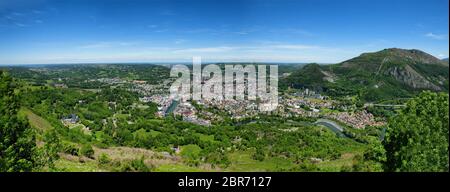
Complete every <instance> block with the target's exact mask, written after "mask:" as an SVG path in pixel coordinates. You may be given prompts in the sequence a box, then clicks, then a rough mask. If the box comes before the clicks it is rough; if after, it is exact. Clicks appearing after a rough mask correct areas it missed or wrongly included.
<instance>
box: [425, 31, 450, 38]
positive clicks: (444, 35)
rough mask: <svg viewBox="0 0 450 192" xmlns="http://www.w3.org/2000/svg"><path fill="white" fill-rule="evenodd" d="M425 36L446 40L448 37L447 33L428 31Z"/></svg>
mask: <svg viewBox="0 0 450 192" xmlns="http://www.w3.org/2000/svg"><path fill="white" fill-rule="evenodd" d="M425 37H429V38H432V39H436V40H446V39H448V35H447V34H435V33H431V32H430V33H427V34H425Z"/></svg>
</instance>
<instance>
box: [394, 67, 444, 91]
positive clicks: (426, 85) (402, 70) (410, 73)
mask: <svg viewBox="0 0 450 192" xmlns="http://www.w3.org/2000/svg"><path fill="white" fill-rule="evenodd" d="M385 74H386V75H391V76H393V77H394V78H395V79H396V80H398V81H400V82H403V83H404V84H406V85H408V86H410V87H412V88H414V89H430V90H434V91H440V90H441V88H440V87H439V86H437V85H434V84H433V83H431V82H430V81H428V80H427V79H426V78H425V77H423V76H422V75H420V74H419V73H418V72H417V71H415V70H414V69H413V68H412V67H410V66H409V65H406V66H404V67H391V68H389V69H388V70H386V72H385Z"/></svg>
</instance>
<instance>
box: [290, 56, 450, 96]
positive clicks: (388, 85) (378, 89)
mask: <svg viewBox="0 0 450 192" xmlns="http://www.w3.org/2000/svg"><path fill="white" fill-rule="evenodd" d="M448 69H449V68H448V63H446V62H445V61H442V60H439V59H437V58H436V57H434V56H432V55H430V54H427V53H425V52H423V51H420V50H415V49H412V50H406V49H398V48H391V49H384V50H382V51H378V52H373V53H363V54H361V55H360V56H358V57H355V58H352V59H350V60H347V61H344V62H342V63H338V64H333V65H317V64H310V65H306V66H305V67H303V68H302V69H300V70H297V71H295V72H293V73H292V74H291V75H290V76H289V77H287V78H285V79H283V80H282V81H283V84H285V85H287V86H290V87H294V88H310V89H311V88H312V89H315V90H317V91H321V92H325V93H327V94H329V95H333V96H340V95H342V96H343V95H348V94H360V95H361V96H362V98H363V99H364V100H367V101H375V100H383V99H393V98H399V97H410V96H412V95H414V94H415V93H417V92H419V91H421V90H432V91H448V79H449V73H448Z"/></svg>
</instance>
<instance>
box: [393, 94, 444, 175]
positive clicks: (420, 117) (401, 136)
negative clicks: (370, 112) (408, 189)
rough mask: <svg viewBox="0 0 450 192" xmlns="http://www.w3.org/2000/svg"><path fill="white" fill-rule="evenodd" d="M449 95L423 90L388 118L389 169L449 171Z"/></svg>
mask: <svg viewBox="0 0 450 192" xmlns="http://www.w3.org/2000/svg"><path fill="white" fill-rule="evenodd" d="M448 107H449V97H448V94H446V93H432V92H428V91H427V92H423V93H422V94H420V95H419V96H418V97H416V98H414V99H412V100H410V101H409V102H408V103H407V106H406V108H404V109H403V110H402V111H401V112H400V114H399V115H397V116H395V117H393V118H392V119H391V120H390V122H389V127H388V129H387V132H386V140H385V142H384V146H385V149H386V158H387V162H386V167H385V169H386V171H414V172H417V171H432V172H435V171H449V162H448V160H449V155H448V154H449V153H448V142H449V141H448V137H449V132H448V130H449V127H448V126H449V108H448Z"/></svg>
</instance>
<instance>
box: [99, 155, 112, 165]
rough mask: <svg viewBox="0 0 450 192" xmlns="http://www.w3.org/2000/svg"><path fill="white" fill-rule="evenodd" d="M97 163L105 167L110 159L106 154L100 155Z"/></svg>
mask: <svg viewBox="0 0 450 192" xmlns="http://www.w3.org/2000/svg"><path fill="white" fill-rule="evenodd" d="M98 162H99V163H100V164H102V165H105V164H108V163H110V162H111V158H110V157H109V156H108V154H106V153H102V154H100V156H99V157H98Z"/></svg>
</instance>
